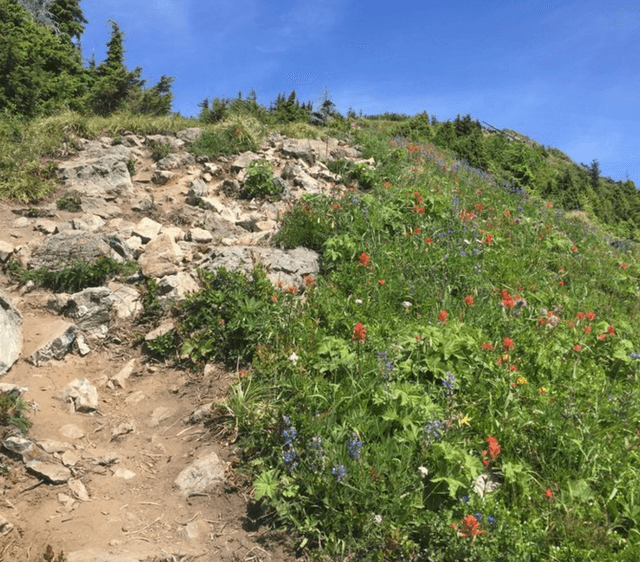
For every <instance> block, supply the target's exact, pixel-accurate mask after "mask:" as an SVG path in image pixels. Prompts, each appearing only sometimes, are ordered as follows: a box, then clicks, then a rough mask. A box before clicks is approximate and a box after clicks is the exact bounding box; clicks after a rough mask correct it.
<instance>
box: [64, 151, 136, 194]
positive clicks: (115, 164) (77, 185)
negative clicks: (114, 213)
mask: <svg viewBox="0 0 640 562" xmlns="http://www.w3.org/2000/svg"><path fill="white" fill-rule="evenodd" d="M131 158H132V156H131V151H130V150H129V149H128V148H127V147H125V146H122V145H116V146H110V147H108V148H105V147H104V146H103V145H102V144H101V143H99V142H97V141H90V142H88V143H87V145H86V147H85V150H83V151H82V152H80V153H79V155H78V157H77V158H73V159H71V160H69V161H67V162H62V163H61V164H59V167H60V168H61V170H62V178H63V180H64V183H65V184H66V185H70V186H73V188H74V189H75V190H76V191H77V192H78V193H80V194H81V195H83V196H87V197H104V198H105V199H115V198H116V197H123V196H124V197H130V196H131V195H133V184H132V183H131V175H130V174H129V168H128V163H129V161H130V160H131Z"/></svg>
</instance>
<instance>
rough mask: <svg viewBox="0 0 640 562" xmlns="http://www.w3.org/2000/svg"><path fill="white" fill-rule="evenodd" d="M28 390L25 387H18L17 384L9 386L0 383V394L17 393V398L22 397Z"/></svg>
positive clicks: (9, 384)
mask: <svg viewBox="0 0 640 562" xmlns="http://www.w3.org/2000/svg"><path fill="white" fill-rule="evenodd" d="M27 390H29V389H28V388H27V387H26V386H18V385H17V384H11V383H8V382H0V392H6V393H9V392H17V393H18V395H19V396H22V395H23V394H24V393H25V392H27Z"/></svg>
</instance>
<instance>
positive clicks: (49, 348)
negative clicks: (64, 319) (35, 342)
mask: <svg viewBox="0 0 640 562" xmlns="http://www.w3.org/2000/svg"><path fill="white" fill-rule="evenodd" d="M77 330H78V327H77V326H76V325H75V324H66V325H64V326H62V327H61V328H60V329H59V330H58V333H57V335H56V336H54V337H53V338H52V339H51V340H50V341H49V342H47V343H45V344H44V345H43V346H42V347H40V349H38V350H37V351H34V352H33V353H32V354H31V355H30V356H29V357H27V361H29V363H31V364H33V365H35V366H36V367H39V366H40V365H42V364H43V363H46V362H47V361H51V359H58V360H60V359H62V358H63V357H64V356H65V355H66V354H67V353H69V351H70V350H71V346H72V344H73V342H74V340H75V339H76V331H77Z"/></svg>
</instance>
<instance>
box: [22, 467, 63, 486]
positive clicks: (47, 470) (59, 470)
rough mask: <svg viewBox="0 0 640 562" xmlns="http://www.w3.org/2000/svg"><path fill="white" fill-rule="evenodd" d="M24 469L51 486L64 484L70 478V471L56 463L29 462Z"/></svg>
mask: <svg viewBox="0 0 640 562" xmlns="http://www.w3.org/2000/svg"><path fill="white" fill-rule="evenodd" d="M26 467H27V468H28V469H29V470H30V471H31V472H34V473H35V474H36V475H37V476H39V477H41V478H44V479H45V480H47V481H48V482H51V483H52V484H64V483H65V482H67V481H68V480H69V478H71V471H70V470H69V469H68V468H66V467H64V466H62V465H61V464H57V463H48V462H42V461H29V462H28V463H27V464H26Z"/></svg>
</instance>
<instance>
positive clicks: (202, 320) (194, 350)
mask: <svg viewBox="0 0 640 562" xmlns="http://www.w3.org/2000/svg"><path fill="white" fill-rule="evenodd" d="M199 274H200V279H201V281H202V283H203V285H204V288H203V289H202V290H201V291H199V292H198V293H193V294H190V295H189V296H188V297H187V298H186V300H185V302H184V304H183V305H182V306H181V307H180V317H181V322H180V324H179V326H178V330H177V334H176V338H177V340H179V343H178V345H179V346H180V347H179V348H177V349H176V351H178V350H179V351H180V353H181V354H184V355H188V356H189V360H190V361H191V362H193V363H201V362H205V361H211V360H219V361H224V362H226V363H227V364H229V365H233V366H234V367H236V366H237V364H238V362H240V363H241V364H244V363H246V362H248V361H251V358H252V357H253V354H254V353H255V351H256V345H257V344H267V343H269V341H270V340H271V339H272V338H273V337H276V335H277V333H278V331H279V330H277V329H276V324H277V315H274V314H273V312H274V309H275V308H276V307H277V302H275V301H274V300H273V295H274V290H273V286H272V285H271V282H270V281H269V280H268V278H267V275H266V272H265V271H264V270H263V269H261V268H259V267H256V268H254V270H253V271H252V272H251V275H250V276H249V277H247V276H245V275H244V273H242V272H239V271H235V272H231V271H227V270H226V269H224V268H220V269H217V270H216V271H215V272H214V273H210V272H207V271H202V270H201V271H200V272H199ZM168 342H169V340H168V338H165V339H162V340H161V341H158V340H155V341H153V342H150V344H149V348H150V349H151V350H152V351H154V352H165V353H166V348H167V346H168Z"/></svg>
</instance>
